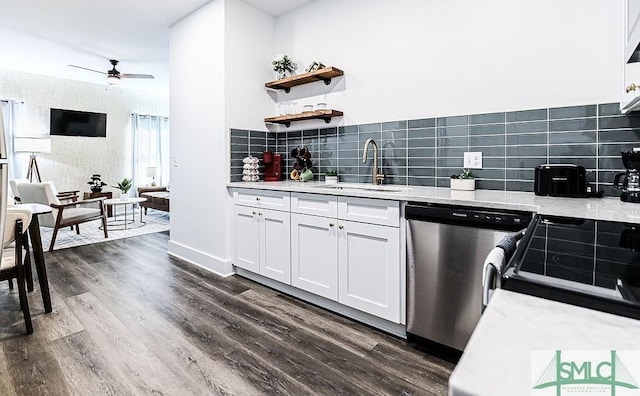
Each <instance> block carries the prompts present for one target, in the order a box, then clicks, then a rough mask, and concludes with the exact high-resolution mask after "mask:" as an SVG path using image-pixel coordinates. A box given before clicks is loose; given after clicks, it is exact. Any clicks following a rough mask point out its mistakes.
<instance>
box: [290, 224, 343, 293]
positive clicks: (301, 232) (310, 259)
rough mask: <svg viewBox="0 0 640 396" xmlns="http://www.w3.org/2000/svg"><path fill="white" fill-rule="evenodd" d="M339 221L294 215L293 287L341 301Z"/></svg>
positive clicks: (292, 249)
mask: <svg viewBox="0 0 640 396" xmlns="http://www.w3.org/2000/svg"><path fill="white" fill-rule="evenodd" d="M336 231H337V221H336V220H335V219H331V218H327V217H317V216H309V215H301V214H297V213H294V214H291V284H292V285H293V286H295V287H298V288H300V289H303V290H306V291H308V292H310V293H315V294H318V295H320V296H323V297H326V298H329V299H331V300H334V301H337V300H338V251H337V248H338V243H337V241H336Z"/></svg>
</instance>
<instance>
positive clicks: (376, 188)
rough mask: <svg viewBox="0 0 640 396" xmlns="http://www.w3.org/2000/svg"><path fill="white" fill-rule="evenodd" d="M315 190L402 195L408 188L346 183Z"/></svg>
mask: <svg viewBox="0 0 640 396" xmlns="http://www.w3.org/2000/svg"><path fill="white" fill-rule="evenodd" d="M314 187H315V188H326V189H330V190H346V191H353V190H357V191H380V192H388V193H401V192H406V191H407V188H398V187H391V186H374V185H372V184H346V183H338V184H320V185H316V186H314Z"/></svg>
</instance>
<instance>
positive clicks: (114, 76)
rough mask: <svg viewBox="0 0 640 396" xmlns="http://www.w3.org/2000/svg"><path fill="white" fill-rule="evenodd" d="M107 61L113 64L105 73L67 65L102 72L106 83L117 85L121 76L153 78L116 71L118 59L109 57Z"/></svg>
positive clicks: (151, 77)
mask: <svg viewBox="0 0 640 396" xmlns="http://www.w3.org/2000/svg"><path fill="white" fill-rule="evenodd" d="M109 62H111V64H112V65H113V69H111V70H108V71H107V72H106V73H105V72H101V71H99V70H93V69H89V68H86V67H82V66H76V65H69V66H71V67H76V68H78V69H83V70H89V71H92V72H95V73H100V74H104V75H106V76H107V83H108V84H109V85H117V84H120V79H121V78H145V79H153V78H154V77H153V76H152V75H151V74H124V73H120V71H118V70H117V69H116V65H117V64H118V61H117V60H115V59H110V60H109Z"/></svg>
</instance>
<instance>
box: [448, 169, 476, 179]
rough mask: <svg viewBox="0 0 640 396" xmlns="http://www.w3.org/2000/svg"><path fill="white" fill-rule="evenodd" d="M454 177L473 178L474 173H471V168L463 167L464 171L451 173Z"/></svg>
mask: <svg viewBox="0 0 640 396" xmlns="http://www.w3.org/2000/svg"><path fill="white" fill-rule="evenodd" d="M451 178H452V179H473V178H474V177H473V175H472V174H471V169H462V173H458V174H456V175H451Z"/></svg>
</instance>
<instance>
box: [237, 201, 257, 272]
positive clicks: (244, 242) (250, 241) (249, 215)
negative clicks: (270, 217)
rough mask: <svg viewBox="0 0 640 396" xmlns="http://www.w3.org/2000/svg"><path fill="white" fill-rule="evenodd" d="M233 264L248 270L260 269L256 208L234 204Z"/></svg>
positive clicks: (255, 270)
mask: <svg viewBox="0 0 640 396" xmlns="http://www.w3.org/2000/svg"><path fill="white" fill-rule="evenodd" d="M233 264H235V265H237V266H238V267H241V268H244V269H246V270H249V271H253V272H259V271H260V226H259V223H258V209H257V208H250V207H246V206H239V205H235V206H234V211H233Z"/></svg>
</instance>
